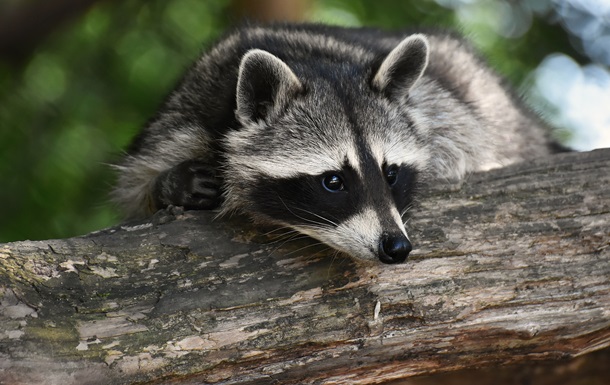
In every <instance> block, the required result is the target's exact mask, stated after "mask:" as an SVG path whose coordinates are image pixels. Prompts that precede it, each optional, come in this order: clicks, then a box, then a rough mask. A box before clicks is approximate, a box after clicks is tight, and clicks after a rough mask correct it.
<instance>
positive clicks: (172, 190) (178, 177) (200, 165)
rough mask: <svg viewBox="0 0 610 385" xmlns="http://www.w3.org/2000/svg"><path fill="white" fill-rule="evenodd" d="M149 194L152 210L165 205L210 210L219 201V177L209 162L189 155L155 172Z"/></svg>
mask: <svg viewBox="0 0 610 385" xmlns="http://www.w3.org/2000/svg"><path fill="white" fill-rule="evenodd" d="M151 197H152V200H153V204H154V206H155V209H156V210H159V209H162V208H165V207H167V206H169V205H174V206H182V207H184V208H185V209H187V210H211V209H215V208H217V207H218V206H219V205H220V203H221V180H220V178H218V176H217V173H216V170H215V169H214V168H213V167H212V166H211V165H210V164H209V162H204V161H202V160H200V159H189V160H186V161H184V162H182V163H179V164H178V165H176V166H174V167H172V168H170V169H169V170H166V171H164V172H162V173H161V174H159V175H158V176H157V178H156V179H155V183H154V185H153V188H152V191H151Z"/></svg>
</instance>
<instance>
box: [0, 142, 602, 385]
mask: <svg viewBox="0 0 610 385" xmlns="http://www.w3.org/2000/svg"><path fill="white" fill-rule="evenodd" d="M609 182H610V149H605V150H597V151H592V152H588V153H568V154H561V155H557V156H554V157H551V158H548V159H540V160H537V161H534V162H529V163H526V164H519V165H514V166H510V167H507V168H504V169H500V170H494V171H490V172H487V173H480V174H475V175H472V176H471V177H470V178H468V179H467V180H466V181H465V182H463V183H462V184H461V185H455V184H454V185H451V184H439V183H437V184H434V185H433V186H431V187H429V188H427V189H426V190H424V191H423V194H422V201H421V204H420V206H419V207H418V208H417V209H416V210H414V212H413V214H412V217H413V218H412V220H411V221H410V222H409V224H408V228H409V229H410V233H411V235H412V238H413V239H412V240H413V243H414V247H415V250H414V251H413V252H412V256H411V257H410V259H409V260H408V261H407V263H405V264H402V265H382V264H368V265H367V264H362V263H358V262H356V261H354V260H352V259H351V258H349V257H342V256H339V255H336V253H333V252H332V251H329V250H326V249H325V248H324V247H323V246H319V245H316V244H315V242H312V241H311V240H308V239H294V240H288V241H286V240H285V239H284V240H279V241H278V240H277V239H274V237H273V235H274V234H270V235H269V234H265V231H266V230H264V229H258V228H254V227H253V226H251V225H249V224H248V222H247V221H244V220H242V219H239V218H234V219H232V220H215V221H212V218H213V213H206V212H181V211H180V210H178V209H173V210H170V211H169V212H168V211H166V212H161V213H158V214H157V215H156V216H155V217H154V218H153V219H152V220H151V221H148V222H141V223H130V224H126V225H123V226H119V227H115V228H111V229H106V230H103V231H100V232H96V233H92V234H89V235H86V236H83V237H78V238H71V239H65V240H49V241H35V242H32V241H24V242H15V243H9V244H4V245H0V383H2V384H13V383H19V384H110V383H112V384H133V383H151V384H170V383H171V384H201V383H215V384H273V383H277V384H292V383H294V384H314V383H315V384H373V383H381V382H384V381H388V380H395V379H403V378H408V377H411V376H415V375H419V374H433V373H442V372H450V371H455V370H458V369H468V368H477V367H482V366H488V365H499V364H502V365H505V364H517V363H523V362H530V361H531V360H558V359H565V358H570V357H574V356H579V355H583V354H586V353H589V352H592V351H595V350H598V349H602V348H604V347H608V346H610V279H609V278H610V248H609V245H610V188H609V187H610V183H609Z"/></svg>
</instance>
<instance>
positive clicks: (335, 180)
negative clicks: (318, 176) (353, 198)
mask: <svg viewBox="0 0 610 385" xmlns="http://www.w3.org/2000/svg"><path fill="white" fill-rule="evenodd" d="M322 186H324V188H325V189H327V190H328V191H330V192H337V191H343V190H345V184H344V183H343V179H341V177H340V176H339V175H336V174H331V175H326V176H325V177H324V179H322Z"/></svg>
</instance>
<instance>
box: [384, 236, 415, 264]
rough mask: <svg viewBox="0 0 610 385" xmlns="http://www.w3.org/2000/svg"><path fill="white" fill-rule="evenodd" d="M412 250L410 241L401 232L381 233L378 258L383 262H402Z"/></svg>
mask: <svg viewBox="0 0 610 385" xmlns="http://www.w3.org/2000/svg"><path fill="white" fill-rule="evenodd" d="M411 250H413V246H411V242H409V239H408V238H407V237H405V236H404V235H403V234H396V235H391V234H387V233H386V234H383V236H382V237H381V240H380V241H379V252H378V253H377V254H378V256H379V260H380V261H381V262H383V263H401V262H404V261H405V260H406V259H407V257H408V256H409V253H410V252H411Z"/></svg>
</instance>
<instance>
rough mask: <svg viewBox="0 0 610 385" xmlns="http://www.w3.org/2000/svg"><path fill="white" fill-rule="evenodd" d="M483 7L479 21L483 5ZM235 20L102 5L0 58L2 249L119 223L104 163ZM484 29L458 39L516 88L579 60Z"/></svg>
mask: <svg viewBox="0 0 610 385" xmlns="http://www.w3.org/2000/svg"><path fill="white" fill-rule="evenodd" d="M491 3H492V4H493V2H491ZM478 12H480V15H479V16H478V17H481V18H484V17H485V6H481V8H480V9H479V10H478ZM311 19H313V20H318V21H325V22H330V23H335V24H343V25H375V26H381V27H385V28H400V27H405V26H412V25H434V26H444V27H452V26H453V27H455V26H456V15H455V13H454V12H453V11H452V10H451V9H448V8H444V7H442V6H440V5H439V4H438V3H437V2H434V1H421V0H420V1H416V0H415V1H399V0H378V1H367V0H326V1H323V0H319V1H317V2H315V3H314V6H313V9H312V13H311ZM235 21H236V20H235V17H234V16H232V13H231V10H230V2H229V1H228V0H208V1H195V0H172V1H161V0H155V1H134V0H131V1H123V2H103V3H99V4H98V5H96V6H95V7H94V8H92V9H91V10H90V11H89V12H88V13H86V14H85V15H83V16H82V17H81V18H79V19H78V20H76V21H75V22H72V23H70V24H69V25H67V26H64V27H63V28H61V29H60V30H58V31H56V32H55V33H54V34H53V35H52V36H50V37H49V38H48V39H47V40H46V41H45V42H44V43H43V44H42V45H40V46H39V47H38V49H37V51H36V52H35V53H34V54H33V55H32V56H31V57H30V58H28V60H27V61H26V62H24V63H23V64H22V65H20V66H18V67H15V66H11V65H9V64H7V63H2V62H0V185H1V186H2V188H0V242H6V241H12V240H22V239H45V238H63V237H68V236H74V235H79V234H84V233H87V232H89V231H92V230H96V229H100V228H103V227H107V226H109V225H112V224H116V223H117V222H118V221H119V214H118V213H117V212H116V211H115V210H114V208H113V207H112V205H111V204H110V203H109V202H108V192H109V190H110V186H111V185H112V183H113V174H112V171H111V169H110V167H109V164H111V163H113V162H114V161H116V160H117V159H118V158H119V156H120V153H121V149H123V148H125V147H126V146H127V145H128V143H129V141H130V139H131V138H132V137H133V136H134V135H135V133H136V132H137V131H138V130H139V128H140V127H141V126H142V125H143V124H144V123H145V122H146V120H147V119H148V117H150V116H151V115H152V114H153V112H154V111H155V109H156V107H157V106H158V104H159V103H160V102H161V101H162V99H163V98H164V96H165V94H166V93H167V92H168V91H169V90H170V88H171V87H172V85H173V84H174V83H175V82H176V81H177V79H178V78H179V76H180V75H181V73H182V71H183V70H184V69H185V68H186V67H187V66H188V65H189V64H190V62H191V61H192V60H193V59H194V58H196V57H197V56H198V54H199V53H200V52H201V50H202V48H204V47H205V46H207V45H209V44H210V43H211V42H212V41H213V40H214V39H215V38H217V37H218V36H219V35H220V34H221V33H222V32H223V31H224V30H225V29H226V28H227V27H228V26H230V25H231V24H232V23H234V22H235ZM488 29H489V27H487V26H486V24H484V23H481V24H480V25H477V24H476V23H474V24H471V25H470V27H469V28H468V29H465V30H464V29H463V32H465V33H466V34H469V35H471V36H472V37H474V40H475V44H476V45H478V46H479V48H480V49H482V50H483V51H484V52H485V54H486V55H487V56H488V57H489V58H490V61H491V63H492V64H493V65H494V66H495V67H496V68H497V69H498V70H500V71H501V72H502V73H503V74H504V75H505V76H507V77H508V79H509V80H510V81H512V82H513V83H514V84H517V85H519V84H523V81H524V80H525V79H527V75H528V74H529V73H530V71H531V70H532V69H533V68H535V66H536V65H537V64H538V63H539V62H540V61H541V60H542V58H543V57H544V56H545V55H546V54H547V53H548V52H553V51H563V52H568V54H570V55H572V56H573V57H577V58H578V57H579V56H578V53H576V52H573V50H572V48H571V47H570V45H569V43H568V37H567V35H566V34H565V32H563V30H562V29H561V28H559V27H558V26H556V25H553V24H549V23H548V22H546V19H545V18H544V17H539V18H536V19H535V20H534V23H533V26H532V28H530V30H529V32H528V33H527V34H526V35H524V36H522V37H521V38H519V39H505V38H502V37H500V36H498V35H496V34H495V33H493V32H491V31H489V30H488Z"/></svg>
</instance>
